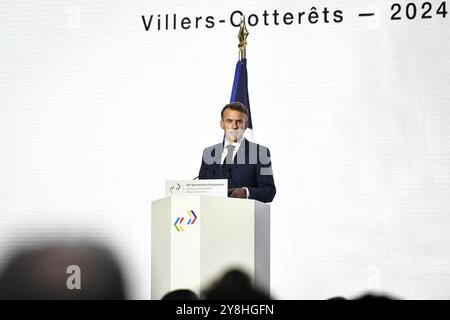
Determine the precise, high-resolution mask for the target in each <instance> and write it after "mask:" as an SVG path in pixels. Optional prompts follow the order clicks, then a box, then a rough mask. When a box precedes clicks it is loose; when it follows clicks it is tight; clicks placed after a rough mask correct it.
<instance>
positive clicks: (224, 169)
mask: <svg viewBox="0 0 450 320" xmlns="http://www.w3.org/2000/svg"><path fill="white" fill-rule="evenodd" d="M227 150H228V153H227V155H226V156H225V160H224V161H223V164H222V177H223V178H225V179H228V176H229V175H230V173H229V169H230V168H231V167H230V165H232V164H233V151H234V146H233V145H232V144H229V145H227Z"/></svg>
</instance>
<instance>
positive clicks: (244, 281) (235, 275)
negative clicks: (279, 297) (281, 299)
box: [202, 269, 271, 300]
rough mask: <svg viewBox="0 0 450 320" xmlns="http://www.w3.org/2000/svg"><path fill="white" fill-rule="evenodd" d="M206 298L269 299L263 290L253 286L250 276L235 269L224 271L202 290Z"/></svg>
mask: <svg viewBox="0 0 450 320" xmlns="http://www.w3.org/2000/svg"><path fill="white" fill-rule="evenodd" d="M202 297H204V298H205V299H206V300H270V299H271V298H270V296H269V295H268V294H266V293H265V292H263V291H261V290H259V289H257V288H255V287H254V286H253V284H252V282H251V280H250V277H249V276H248V275H247V274H246V273H244V272H242V271H240V270H237V269H232V270H229V271H228V272H226V273H225V274H224V275H223V276H222V278H220V279H219V280H218V281H216V282H215V283H214V284H213V285H212V286H211V287H210V288H208V289H207V290H205V292H203V294H202Z"/></svg>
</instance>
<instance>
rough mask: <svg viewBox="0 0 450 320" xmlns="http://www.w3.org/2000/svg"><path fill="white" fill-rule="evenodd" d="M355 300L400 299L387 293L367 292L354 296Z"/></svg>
mask: <svg viewBox="0 0 450 320" xmlns="http://www.w3.org/2000/svg"><path fill="white" fill-rule="evenodd" d="M353 300H399V299H398V298H395V297H392V296H389V295H385V294H376V293H373V292H367V293H365V294H363V295H361V296H358V297H356V298H354V299H353Z"/></svg>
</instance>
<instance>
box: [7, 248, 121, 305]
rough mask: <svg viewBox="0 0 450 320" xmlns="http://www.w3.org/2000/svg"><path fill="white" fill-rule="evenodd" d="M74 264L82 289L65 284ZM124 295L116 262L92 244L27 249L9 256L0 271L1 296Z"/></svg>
mask: <svg viewBox="0 0 450 320" xmlns="http://www.w3.org/2000/svg"><path fill="white" fill-rule="evenodd" d="M73 265H75V266H77V267H79V270H80V272H79V273H80V277H79V279H80V281H79V284H80V286H81V289H77V288H73V287H72V289H69V287H68V282H70V277H71V276H72V274H74V272H72V271H70V270H71V269H69V270H68V267H69V266H73ZM68 279H69V280H68ZM69 284H70V283H69ZM125 298H126V294H125V289H124V283H123V278H122V273H121V270H120V268H119V265H118V263H117V261H116V260H115V258H114V257H113V255H112V254H111V253H110V252H109V251H108V250H107V249H105V248H102V247H99V246H95V245H91V244H78V245H75V244H72V245H69V244H58V245H50V246H45V247H39V248H33V249H27V250H24V251H21V252H19V253H17V254H15V255H14V256H12V257H11V259H10V260H9V261H8V262H7V263H6V265H5V267H4V269H3V270H2V272H1V273H0V299H14V300H18V299H25V300H31V299H39V300H42V299H45V300H53V299H58V300H59V299H64V300H66V299H112V300H122V299H125Z"/></svg>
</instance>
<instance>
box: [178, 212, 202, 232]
mask: <svg viewBox="0 0 450 320" xmlns="http://www.w3.org/2000/svg"><path fill="white" fill-rule="evenodd" d="M186 212H187V214H188V217H189V218H188V219H189V220H188V222H187V223H186V224H185V226H184V227H183V221H185V219H184V218H185V216H182V217H177V218H176V220H175V223H174V224H173V226H174V227H175V229H176V230H177V231H178V232H184V229H185V228H186V227H187V226H192V225H193V224H194V223H195V221H197V215H196V214H195V212H194V210H187V211H186Z"/></svg>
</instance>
